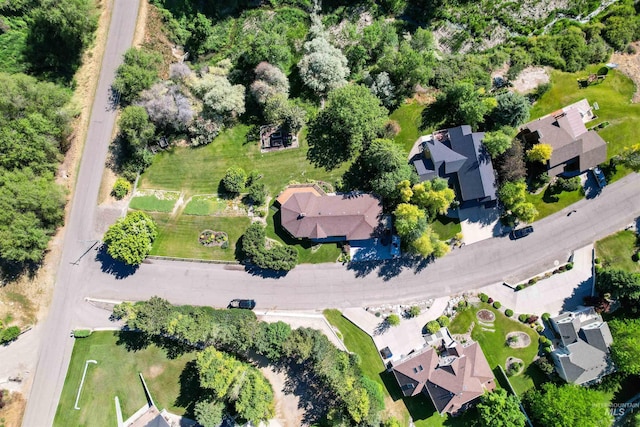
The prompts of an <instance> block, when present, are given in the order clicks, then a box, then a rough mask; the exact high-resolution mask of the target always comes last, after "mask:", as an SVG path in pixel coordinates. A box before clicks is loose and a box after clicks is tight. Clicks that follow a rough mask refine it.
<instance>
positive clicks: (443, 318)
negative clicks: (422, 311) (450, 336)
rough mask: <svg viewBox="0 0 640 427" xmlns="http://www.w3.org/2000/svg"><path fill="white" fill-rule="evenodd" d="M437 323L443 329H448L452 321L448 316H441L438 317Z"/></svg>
mask: <svg viewBox="0 0 640 427" xmlns="http://www.w3.org/2000/svg"><path fill="white" fill-rule="evenodd" d="M437 322H438V324H439V325H440V326H442V327H443V328H446V327H447V326H449V323H450V322H451V321H450V320H449V318H448V317H447V316H440V317H438V319H437Z"/></svg>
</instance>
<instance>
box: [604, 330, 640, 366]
mask: <svg viewBox="0 0 640 427" xmlns="http://www.w3.org/2000/svg"><path fill="white" fill-rule="evenodd" d="M609 327H610V328H611V334H612V335H613V344H611V356H612V357H613V361H614V363H615V365H616V368H617V370H618V371H619V372H624V373H627V374H631V375H639V374H640V358H638V349H639V348H640V319H614V320H612V321H610V322H609Z"/></svg>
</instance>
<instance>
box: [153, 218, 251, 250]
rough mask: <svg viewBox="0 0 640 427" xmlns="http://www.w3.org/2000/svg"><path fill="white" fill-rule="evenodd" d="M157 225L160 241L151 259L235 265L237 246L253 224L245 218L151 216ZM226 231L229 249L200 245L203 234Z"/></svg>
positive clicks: (157, 240) (156, 244)
mask: <svg viewBox="0 0 640 427" xmlns="http://www.w3.org/2000/svg"><path fill="white" fill-rule="evenodd" d="M152 216H153V219H154V220H155V222H156V224H157V225H158V237H157V238H156V240H155V242H154V243H153V248H152V249H151V255H162V256H170V257H178V258H197V259H216V260H225V261H233V260H235V259H236V255H235V252H236V245H237V243H238V240H239V239H240V236H242V234H243V233H244V230H246V228H247V227H248V226H249V223H250V220H249V218H247V217H245V216H237V217H219V216H196V215H181V216H179V217H176V218H173V217H171V216H170V215H167V214H152ZM207 229H208V230H214V231H224V232H225V233H227V235H228V236H229V247H228V248H226V249H222V248H220V247H217V246H216V247H213V248H208V247H205V246H203V245H201V244H200V242H198V236H199V235H200V232H201V231H203V230H207Z"/></svg>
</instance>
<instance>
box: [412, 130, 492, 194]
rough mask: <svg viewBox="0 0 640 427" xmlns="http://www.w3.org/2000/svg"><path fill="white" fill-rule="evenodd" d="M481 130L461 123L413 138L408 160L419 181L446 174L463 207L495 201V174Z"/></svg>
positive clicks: (443, 176) (441, 176) (442, 176)
mask: <svg viewBox="0 0 640 427" xmlns="http://www.w3.org/2000/svg"><path fill="white" fill-rule="evenodd" d="M483 137H484V133H483V132H472V131H471V126H468V125H462V126H458V127H455V128H451V129H444V130H439V131H436V132H434V133H433V134H432V135H424V136H421V137H420V138H418V140H417V141H416V142H415V144H414V146H413V148H412V150H411V153H410V154H409V161H410V162H411V163H413V165H414V166H415V168H416V171H417V172H418V175H419V176H420V181H427V180H430V179H433V178H436V177H440V178H445V179H446V180H447V181H449V186H450V187H451V188H453V189H455V191H456V194H457V196H458V200H459V201H460V204H461V205H462V207H464V206H465V205H478V204H483V203H487V202H495V201H496V175H495V172H494V170H493V165H492V164H491V157H490V156H489V153H487V150H486V148H485V147H484V145H483V144H482V138H483Z"/></svg>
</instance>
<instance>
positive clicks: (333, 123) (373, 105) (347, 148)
mask: <svg viewBox="0 0 640 427" xmlns="http://www.w3.org/2000/svg"><path fill="white" fill-rule="evenodd" d="M386 117H387V110H386V109H385V108H384V107H383V106H382V105H380V100H379V99H378V98H376V97H375V96H374V95H372V94H371V92H370V91H369V89H367V88H366V87H364V86H360V85H349V86H345V87H343V88H340V89H336V90H335V91H333V92H331V93H330V94H329V100H328V104H327V106H326V108H325V109H323V110H322V111H320V113H318V116H317V117H316V118H315V120H313V121H312V122H311V123H310V126H309V135H308V137H307V138H308V141H309V152H308V153H307V157H308V158H309V160H310V161H311V162H312V163H313V164H315V165H317V166H322V167H324V168H325V169H327V170H331V169H334V168H336V167H338V166H340V165H341V164H342V163H344V162H345V161H348V160H350V159H352V158H353V157H354V156H355V155H356V154H358V153H359V152H360V151H361V150H362V149H363V148H364V147H365V146H366V145H368V144H369V143H370V142H371V141H372V140H373V139H374V138H376V137H377V136H378V134H380V132H381V131H382V128H383V127H384V123H385V121H386Z"/></svg>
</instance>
